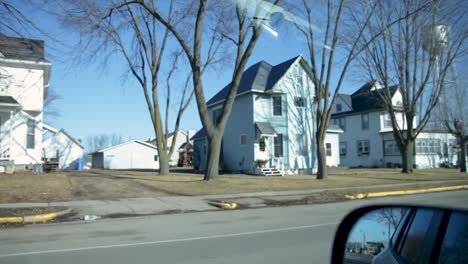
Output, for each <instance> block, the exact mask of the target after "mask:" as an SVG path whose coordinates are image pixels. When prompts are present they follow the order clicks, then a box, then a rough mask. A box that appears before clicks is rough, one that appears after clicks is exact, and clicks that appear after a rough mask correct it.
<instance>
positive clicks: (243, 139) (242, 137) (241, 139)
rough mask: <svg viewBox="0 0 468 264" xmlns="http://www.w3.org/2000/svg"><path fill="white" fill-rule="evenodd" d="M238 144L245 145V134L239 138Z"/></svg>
mask: <svg viewBox="0 0 468 264" xmlns="http://www.w3.org/2000/svg"><path fill="white" fill-rule="evenodd" d="M240 144H241V145H246V144H247V135H246V134H242V135H241V136H240Z"/></svg>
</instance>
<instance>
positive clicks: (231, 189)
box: [103, 169, 468, 195]
mask: <svg viewBox="0 0 468 264" xmlns="http://www.w3.org/2000/svg"><path fill="white" fill-rule="evenodd" d="M103 173H111V174H112V175H113V176H115V177H126V178H127V177H131V178H134V179H136V180H138V181H140V182H141V183H143V184H145V185H149V186H152V187H153V188H155V189H158V190H160V191H163V192H167V193H171V194H179V195H210V194H234V193H246V192H263V191H285V190H310V189H328V188H339V187H365V186H372V185H380V184H392V183H410V182H415V183H417V182H421V181H438V180H468V175H466V174H462V173H458V172H457V171H456V170H452V169H434V170H417V171H416V172H415V173H414V174H412V175H404V174H401V173H400V172H399V170H396V169H350V170H347V171H346V173H344V174H340V175H330V176H329V177H328V178H327V179H326V180H323V181H318V180H316V179H315V177H313V176H310V175H303V176H285V177H259V176H246V175H242V176H234V175H229V176H226V175H223V176H220V177H219V178H217V179H215V180H211V181H208V182H205V181H203V177H202V175H201V174H188V173H186V174H182V173H177V174H171V175H170V176H157V175H156V174H155V173H154V172H135V173H134V172H129V171H112V172H108V171H105V172H103ZM452 184H453V183H452Z"/></svg>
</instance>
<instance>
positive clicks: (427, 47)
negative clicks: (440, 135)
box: [360, 0, 467, 173]
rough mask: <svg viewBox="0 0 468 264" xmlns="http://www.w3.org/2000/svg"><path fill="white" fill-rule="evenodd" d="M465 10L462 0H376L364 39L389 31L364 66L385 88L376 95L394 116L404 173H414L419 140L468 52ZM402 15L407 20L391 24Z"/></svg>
mask: <svg viewBox="0 0 468 264" xmlns="http://www.w3.org/2000/svg"><path fill="white" fill-rule="evenodd" d="M421 7H425V8H424V10H423V11H422V12H415V10H418V9H420V8H421ZM463 7H464V8H463ZM466 7H467V5H466V2H464V1H448V2H444V3H439V2H438V1H432V0H417V1H416V0H415V1H407V0H400V1H391V2H390V1H378V6H377V8H376V10H375V13H376V14H377V16H376V17H375V19H373V20H372V21H371V25H370V26H369V27H368V30H367V32H366V34H365V36H366V37H365V38H363V40H364V41H367V40H368V36H369V35H375V32H380V31H382V29H383V28H385V29H386V30H385V31H384V32H383V34H381V35H380V36H379V37H378V38H377V39H375V40H374V41H373V42H372V43H371V44H370V45H368V46H367V48H366V50H365V53H363V56H362V58H361V61H360V62H361V63H362V65H363V68H364V69H365V71H366V72H367V74H368V76H369V77H370V78H371V79H373V80H378V81H379V82H380V84H381V85H382V87H383V89H384V92H383V93H378V94H379V95H380V96H381V98H382V99H383V100H384V102H385V104H386V106H387V109H388V113H389V115H390V117H391V122H392V128H393V136H394V138H395V141H396V144H397V145H398V148H399V150H400V154H401V157H402V172H403V173H412V172H413V157H414V142H415V140H416V137H417V136H418V135H419V133H420V132H421V131H422V130H423V128H424V127H425V125H426V123H427V121H428V120H429V117H430V115H431V112H432V110H433V109H434V108H435V106H436V105H437V102H438V100H439V97H440V95H441V93H442V91H443V86H444V85H443V84H444V82H445V81H444V80H445V78H446V75H447V72H448V71H449V69H450V67H451V65H452V64H453V62H454V60H455V59H456V58H458V57H460V56H463V55H464V54H465V53H466V47H465V44H464V43H465V39H466V35H467V31H466V27H464V22H465V21H464V20H463V16H464V15H465V14H464V13H465V12H466V10H467V9H466ZM401 14H406V18H405V19H401V20H399V21H398V23H396V24H394V25H392V26H391V27H388V26H387V25H388V24H389V22H390V21H393V20H395V19H396V18H397V17H400V16H401ZM441 21H444V22H443V23H441ZM446 30H449V31H450V35H448V34H447V32H446ZM431 80H432V82H431ZM394 85H397V87H398V89H399V91H400V92H401V94H402V102H401V105H395V104H394V103H393V102H392V98H393V92H392V91H393V90H392V86H394ZM418 108H420V109H419V113H418ZM418 114H419V116H420V120H419V123H417V124H416V121H418V120H416V117H417V116H418ZM399 120H400V121H399Z"/></svg>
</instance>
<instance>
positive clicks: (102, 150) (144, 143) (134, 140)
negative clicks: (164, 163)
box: [94, 139, 158, 153]
mask: <svg viewBox="0 0 468 264" xmlns="http://www.w3.org/2000/svg"><path fill="white" fill-rule="evenodd" d="M130 143H138V144H142V145H143V146H146V147H149V148H152V149H158V148H156V146H153V145H151V144H149V143H146V142H143V141H140V140H137V139H133V140H130V141H127V142H124V143H121V144H117V145H114V146H112V147H108V148H105V149H101V150H98V151H96V152H94V153H99V152H105V151H108V150H110V149H113V148H117V147H120V146H123V145H126V144H130Z"/></svg>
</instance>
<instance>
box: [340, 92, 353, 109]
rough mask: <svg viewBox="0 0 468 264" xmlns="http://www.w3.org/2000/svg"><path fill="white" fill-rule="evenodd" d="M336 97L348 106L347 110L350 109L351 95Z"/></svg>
mask: <svg viewBox="0 0 468 264" xmlns="http://www.w3.org/2000/svg"><path fill="white" fill-rule="evenodd" d="M338 97H340V98H341V100H343V102H345V104H346V105H348V107H349V108H352V103H351V95H349V94H338Z"/></svg>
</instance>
